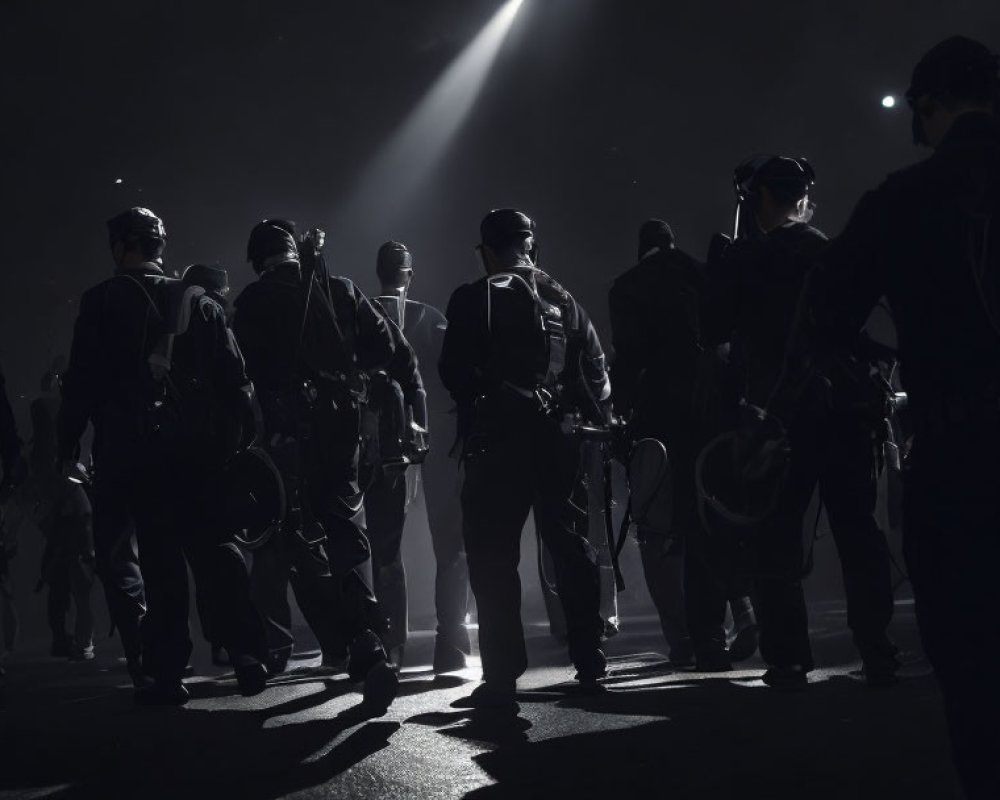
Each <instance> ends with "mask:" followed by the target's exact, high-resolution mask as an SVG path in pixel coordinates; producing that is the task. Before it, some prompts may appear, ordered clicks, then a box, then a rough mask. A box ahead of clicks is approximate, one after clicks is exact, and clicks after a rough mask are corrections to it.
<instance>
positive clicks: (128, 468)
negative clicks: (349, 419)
mask: <svg viewBox="0 0 1000 800" xmlns="http://www.w3.org/2000/svg"><path fill="white" fill-rule="evenodd" d="M108 234H109V244H110V247H111V254H112V257H113V258H114V262H115V271H114V275H113V276H112V277H110V278H108V279H107V280H105V281H102V282H101V283H100V284H98V285H97V286H95V287H93V288H92V289H90V290H88V291H87V292H85V293H84V295H83V298H82V299H81V301H80V313H79V316H78V317H77V321H76V327H75V329H74V334H73V346H72V351H71V353H70V360H69V367H68V369H67V371H66V375H65V376H64V379H63V402H62V405H61V407H60V409H59V419H58V453H59V460H60V464H61V469H62V470H63V471H64V474H65V475H67V476H71V475H72V474H73V472H74V470H73V468H72V465H73V464H74V463H75V461H76V459H77V454H78V451H79V441H80V437H81V436H82V434H83V432H84V430H85V428H86V427H87V424H88V423H92V424H93V426H94V447H93V457H94V472H95V485H94V533H95V545H96V547H97V551H98V567H99V571H101V573H102V578H103V579H104V581H105V587H106V589H107V591H108V595H109V602H113V603H115V605H114V606H112V614H113V619H114V620H115V622H116V624H117V625H119V626H122V625H129V626H130V629H129V630H128V631H126V630H124V629H122V639H123V643H124V644H125V646H126V654H127V656H128V658H129V659H130V661H131V662H132V666H133V669H134V667H135V666H137V665H136V663H135V662H136V661H137V660H138V656H139V652H137V645H138V643H137V642H136V641H135V631H134V626H135V625H136V623H137V621H138V620H137V619H136V617H137V616H138V615H137V614H136V613H135V611H134V610H132V609H134V607H135V606H134V605H133V607H132V609H127V610H126V611H125V612H124V614H123V612H122V610H121V606H120V605H119V604H118V598H119V597H121V596H124V602H125V603H126V604H127V603H133V604H135V603H136V602H137V598H136V597H135V596H134V595H129V587H128V586H127V585H123V583H122V582H121V580H120V579H121V577H122V576H121V574H120V573H117V572H116V569H117V564H118V558H119V556H117V555H116V553H117V552H120V551H121V549H124V548H127V547H128V546H129V541H130V539H131V532H132V529H133V527H134V531H135V537H136V540H137V543H138V550H139V563H140V564H141V567H142V572H141V578H138V576H137V579H138V580H144V581H145V593H146V601H147V613H146V615H145V617H144V618H143V619H142V625H141V629H140V633H141V655H142V664H141V669H142V671H143V672H144V673H145V674H146V675H148V676H150V678H151V679H152V682H151V683H148V684H144V682H143V681H142V680H141V678H140V677H139V676H138V675H137V674H136V672H135V671H133V676H134V678H135V679H136V682H137V690H136V701H137V702H140V703H148V704H179V703H184V702H186V700H187V698H188V692H187V690H186V689H185V688H184V685H183V682H182V676H183V673H184V669H185V666H186V664H187V659H188V656H189V655H190V653H191V638H190V632H189V630H188V580H187V565H186V563H185V561H187V562H188V563H190V565H191V569H192V571H193V572H194V574H195V576H196V579H197V580H198V581H202V582H204V585H205V586H206V587H207V589H208V591H210V592H211V593H212V603H213V606H214V608H215V609H216V619H217V621H218V625H219V628H220V637H221V638H222V641H223V643H224V644H225V647H226V649H227V650H228V652H229V653H230V654H231V655H232V657H233V664H234V667H235V669H236V677H237V680H238V682H239V685H240V690H241V691H242V692H243V693H244V694H255V693H258V692H260V691H261V690H263V688H264V681H265V679H266V676H267V672H266V670H265V668H264V666H263V664H262V663H261V659H263V658H264V657H265V656H266V653H265V646H264V635H263V627H262V624H261V621H260V618H259V616H258V615H257V613H256V611H255V609H254V608H253V605H252V602H251V600H250V585H249V577H248V575H247V571H246V564H245V563H244V561H243V557H242V555H241V554H240V552H239V550H238V549H237V548H236V546H235V544H234V543H233V542H232V541H229V540H228V538H227V537H226V536H225V535H223V534H222V533H221V532H222V526H221V525H220V524H219V521H218V519H217V518H216V517H215V509H214V504H213V492H214V489H215V486H216V484H217V482H218V480H219V478H220V475H221V472H222V467H223V465H224V463H225V461H226V460H227V459H228V457H229V456H230V455H231V454H232V453H233V452H235V450H236V449H237V448H238V447H240V446H242V445H244V444H245V443H246V442H247V441H248V440H249V439H250V438H252V436H253V427H252V414H251V398H252V394H251V393H252V386H251V385H250V382H249V380H248V379H247V376H246V372H245V370H244V367H243V359H242V357H241V355H240V351H239V348H238V347H237V346H236V343H235V340H234V339H233V337H232V335H231V334H230V332H229V330H228V329H227V328H226V324H225V318H224V317H223V314H222V309H221V308H220V307H219V306H218V305H217V304H216V303H215V302H214V301H212V300H211V299H209V298H208V297H205V296H204V293H203V292H202V291H201V290H200V289H197V288H194V287H188V286H185V285H184V284H183V283H182V282H180V281H177V280H173V279H170V278H167V277H166V276H165V275H164V273H163V269H162V267H161V263H162V262H161V256H162V253H163V249H164V246H165V244H166V232H165V230H164V228H163V223H162V222H161V221H160V219H159V218H158V217H157V216H156V215H154V214H153V213H152V212H151V211H149V210H148V209H144V208H132V209H129V210H128V211H125V212H122V213H121V214H119V215H118V216H116V217H114V218H112V219H111V220H109V222H108ZM102 562H103V563H102Z"/></svg>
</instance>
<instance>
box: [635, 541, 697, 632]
mask: <svg viewBox="0 0 1000 800" xmlns="http://www.w3.org/2000/svg"><path fill="white" fill-rule="evenodd" d="M639 554H640V556H641V558H642V572H643V575H644V577H645V579H646V587H647V589H648V590H649V596H650V597H651V598H652V600H653V605H654V606H655V607H656V613H657V615H658V616H659V618H660V628H661V629H662V630H663V637H664V639H666V640H667V644H668V645H669V646H670V649H671V651H673V649H674V648H678V649H680V650H683V649H686V648H689V647H690V637H689V635H688V629H687V623H686V620H685V612H684V605H685V604H684V549H683V546H682V545H681V543H680V541H678V540H676V539H670V538H666V537H664V536H662V535H659V534H655V533H645V532H642V531H640V533H639Z"/></svg>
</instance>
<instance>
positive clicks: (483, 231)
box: [479, 208, 535, 248]
mask: <svg viewBox="0 0 1000 800" xmlns="http://www.w3.org/2000/svg"><path fill="white" fill-rule="evenodd" d="M534 234H535V223H534V222H533V221H532V219H531V218H530V217H529V216H528V215H527V214H524V213H522V212H520V211H517V210H515V209H513V208H495V209H493V210H492V211H491V212H490V213H489V214H487V215H486V216H485V217H483V221H482V222H481V223H479V236H480V240H481V241H482V243H483V244H484V245H487V246H489V247H493V248H502V247H507V246H508V245H511V244H514V243H516V242H519V241H523V240H524V239H527V238H528V237H529V236H534Z"/></svg>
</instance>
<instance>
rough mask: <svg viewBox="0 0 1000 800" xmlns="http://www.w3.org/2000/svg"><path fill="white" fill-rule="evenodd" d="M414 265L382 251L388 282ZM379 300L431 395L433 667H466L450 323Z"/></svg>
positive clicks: (395, 247)
mask: <svg viewBox="0 0 1000 800" xmlns="http://www.w3.org/2000/svg"><path fill="white" fill-rule="evenodd" d="M410 265H411V259H410V254H409V252H408V251H407V250H406V249H405V247H404V246H403V245H401V244H399V243H397V242H387V243H386V244H384V245H383V246H382V248H381V249H380V251H379V262H378V272H379V278H380V279H381V280H382V283H383V285H384V286H386V285H390V284H391V285H396V284H404V285H405V286H406V287H407V288H408V286H409V279H410V275H411V274H412V268H411V266H410ZM400 273H403V274H402V275H401V274H400ZM377 299H378V301H379V303H380V304H381V305H382V307H383V308H384V309H385V311H386V314H387V316H389V317H390V318H391V319H392V320H394V321H395V322H396V323H397V324H399V325H400V327H401V328H402V331H403V335H404V336H405V337H406V341H407V342H409V344H410V346H411V347H412V348H413V351H414V353H415V354H416V356H417V364H418V365H419V367H420V377H421V380H422V381H423V388H424V392H425V393H426V396H427V401H426V402H427V428H428V431H429V433H430V441H431V447H430V450H429V451H428V453H427V456H426V458H425V460H424V463H423V464H421V466H420V479H421V484H422V485H423V492H424V503H425V505H426V509H427V524H428V526H429V527H430V534H431V544H432V546H433V548H434V560H435V562H436V567H437V569H436V572H435V575H434V607H435V610H436V611H437V639H436V641H435V646H434V669H435V671H437V672H448V671H451V670H454V669H458V668H461V667H463V666H464V665H465V658H464V656H465V655H467V654H468V653H469V650H470V643H469V632H468V630H467V629H466V627H465V617H466V614H467V613H468V610H469V570H468V567H467V566H466V561H465V544H464V542H463V540H462V517H461V509H460V504H459V495H458V487H459V482H458V464H457V460H456V459H455V458H453V457H452V455H453V454H452V453H451V448H452V445H453V444H454V441H455V413H454V410H453V407H452V403H451V399H450V395H449V394H448V390H447V389H446V388H445V387H444V385H443V384H442V383H441V377H440V375H439V373H438V369H437V364H438V361H439V359H440V357H441V346H442V343H443V342H444V336H445V330H446V328H447V327H448V321H447V319H446V318H445V316H444V314H442V313H441V312H440V311H438V310H437V309H436V308H434V307H433V306H430V305H427V304H426V303H420V302H417V301H415V300H410V299H403V305H402V308H401V307H400V302H401V298H400V296H399V295H398V294H393V295H382V296H379V297H378V298H377Z"/></svg>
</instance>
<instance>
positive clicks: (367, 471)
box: [361, 298, 427, 667]
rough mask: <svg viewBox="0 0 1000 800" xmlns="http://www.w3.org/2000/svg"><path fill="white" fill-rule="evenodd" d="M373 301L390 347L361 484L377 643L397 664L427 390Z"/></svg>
mask: <svg viewBox="0 0 1000 800" xmlns="http://www.w3.org/2000/svg"><path fill="white" fill-rule="evenodd" d="M372 304H373V305H374V306H375V307H376V308H377V310H378V311H379V312H381V313H382V314H383V315H384V316H385V318H386V320H385V321H386V324H387V326H388V328H389V331H390V332H391V334H392V339H393V344H394V348H395V351H394V352H393V356H392V360H391V361H390V362H389V364H388V365H386V367H385V368H384V369H381V370H376V371H374V372H373V373H372V374H371V375H370V377H369V387H368V398H367V402H366V407H367V408H366V411H367V419H368V420H370V424H371V427H372V428H373V430H370V431H368V432H367V436H366V442H365V449H366V451H367V454H366V457H365V458H363V459H362V461H363V464H362V471H361V474H362V484H361V485H362V486H363V487H364V490H365V524H366V526H367V531H368V539H369V541H370V542H371V548H372V578H373V582H374V587H373V588H374V590H375V597H376V598H377V599H378V603H379V607H380V608H381V609H382V614H383V616H384V617H385V620H386V629H385V633H384V634H383V635H382V641H383V642H384V643H385V646H386V649H387V650H388V651H389V655H390V657H391V659H392V661H393V662H394V664H395V665H396V666H397V667H402V665H403V654H404V650H405V646H406V639H407V634H408V631H407V626H408V616H407V603H406V570H405V567H404V565H403V551H402V543H403V527H404V526H405V523H406V506H407V499H408V498H407V495H408V488H407V470H408V469H409V467H410V464H411V460H410V459H411V456H412V457H413V458H416V459H417V460H418V461H419V460H421V459H422V458H423V456H424V455H425V451H424V450H423V449H419V450H418V448H415V447H414V444H415V431H416V428H414V426H417V427H419V429H420V430H422V431H423V430H426V429H427V394H426V392H425V391H424V384H423V380H422V377H421V375H422V373H421V372H420V370H419V369H418V367H417V356H416V354H415V353H414V351H413V348H412V347H411V346H410V344H409V342H407V340H406V337H405V336H404V335H403V332H402V330H400V327H399V324H398V323H397V321H396V320H395V319H394V316H395V314H394V313H391V312H387V311H386V309H384V308H383V307H382V306H381V305H380V303H379V300H378V298H376V299H374V300H373V301H372ZM396 310H397V309H393V312H395V311H396ZM374 429H377V430H374ZM417 435H419V434H417Z"/></svg>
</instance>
